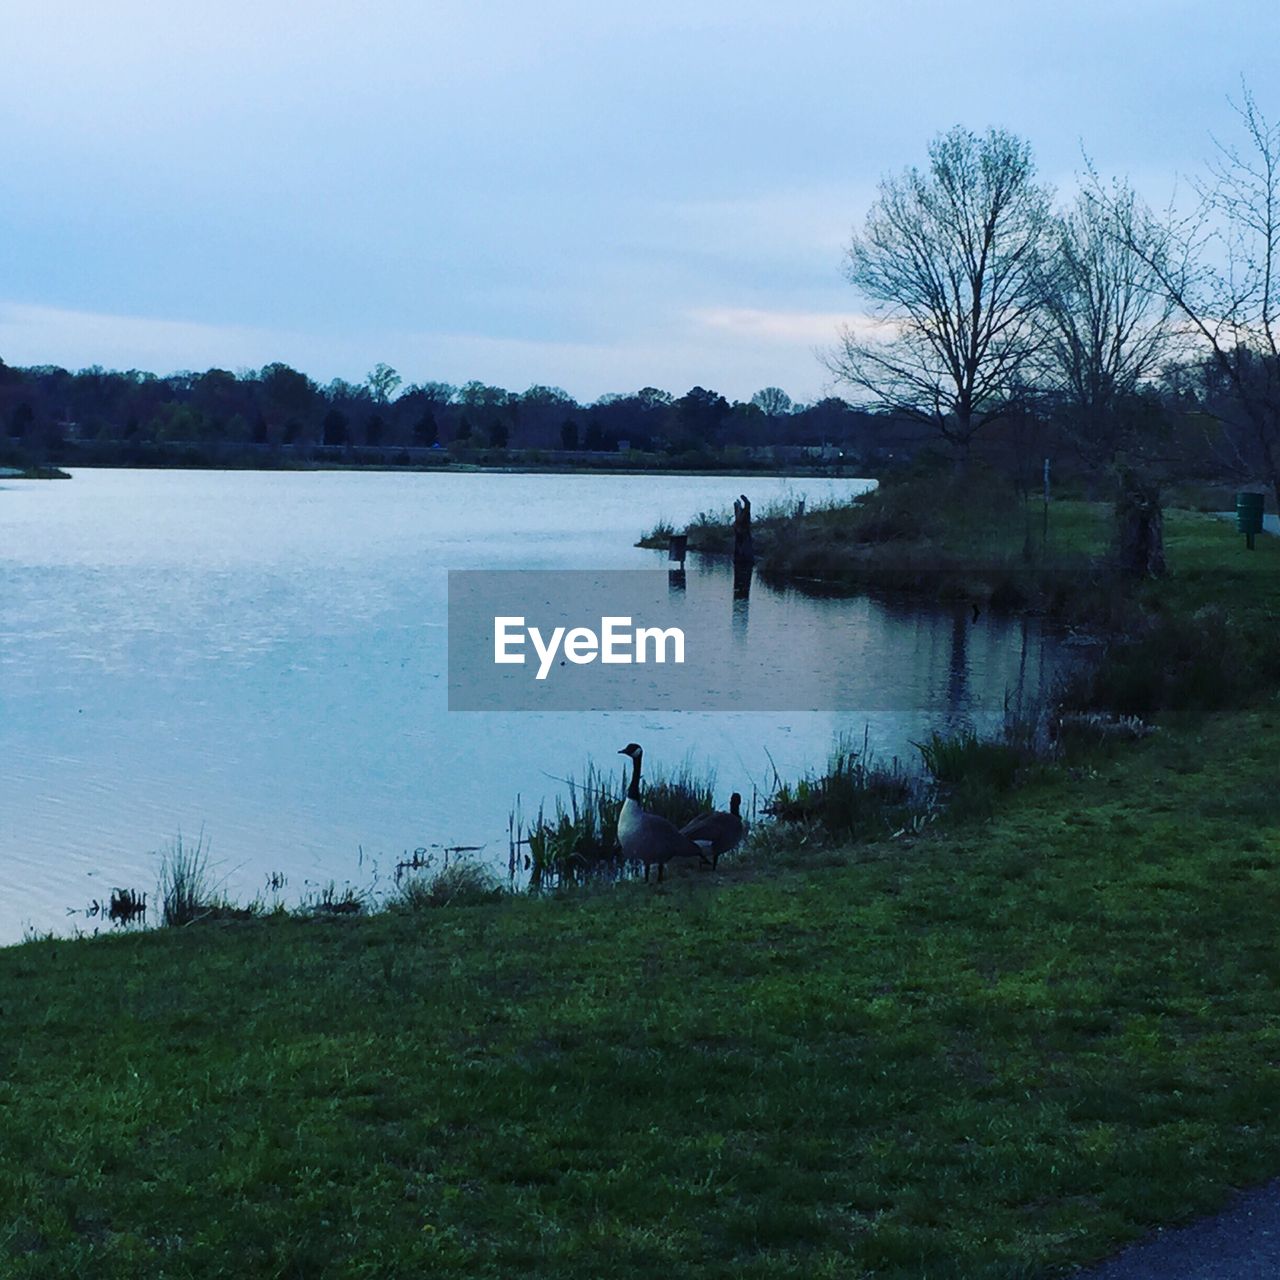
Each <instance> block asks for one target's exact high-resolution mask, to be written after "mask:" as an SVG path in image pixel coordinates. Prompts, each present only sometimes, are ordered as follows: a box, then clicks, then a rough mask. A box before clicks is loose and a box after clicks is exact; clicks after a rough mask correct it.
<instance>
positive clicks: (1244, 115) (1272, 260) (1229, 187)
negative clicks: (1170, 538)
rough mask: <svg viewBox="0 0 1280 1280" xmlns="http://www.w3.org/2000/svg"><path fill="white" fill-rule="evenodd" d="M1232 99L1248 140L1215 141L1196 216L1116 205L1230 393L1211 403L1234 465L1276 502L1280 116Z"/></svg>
mask: <svg viewBox="0 0 1280 1280" xmlns="http://www.w3.org/2000/svg"><path fill="white" fill-rule="evenodd" d="M1232 106H1233V107H1234V109H1235V111H1236V114H1237V116H1238V117H1239V121H1240V125H1241V126H1242V129H1243V134H1244V137H1243V140H1242V142H1241V143H1240V144H1239V145H1233V144H1226V143H1221V142H1217V141H1216V140H1215V147H1216V156H1215V158H1214V160H1213V161H1212V162H1211V164H1210V166H1209V176H1208V178H1207V179H1205V180H1204V181H1203V182H1201V183H1199V184H1198V185H1197V187H1196V191H1197V194H1198V195H1199V205H1198V207H1197V209H1196V210H1195V211H1194V212H1193V213H1192V214H1191V215H1190V216H1188V217H1185V218H1181V219H1179V218H1177V217H1175V216H1174V215H1173V214H1172V212H1170V213H1167V214H1165V215H1163V216H1157V215H1155V214H1153V213H1151V212H1150V211H1149V210H1147V209H1145V208H1140V207H1137V206H1133V205H1131V206H1129V207H1128V208H1127V209H1124V208H1120V209H1117V208H1116V207H1115V205H1114V203H1113V204H1112V211H1113V212H1115V213H1116V214H1117V218H1116V223H1115V225H1116V227H1117V228H1118V232H1119V235H1120V236H1121V239H1122V241H1123V243H1124V244H1125V245H1126V247H1127V248H1128V249H1129V250H1130V251H1131V252H1133V253H1134V254H1136V255H1137V256H1138V257H1139V258H1141V259H1142V261H1143V262H1144V263H1145V265H1146V266H1147V267H1148V268H1149V269H1150V271H1151V273H1152V276H1153V277H1154V279H1155V280H1156V281H1158V283H1159V286H1160V288H1161V289H1162V290H1163V292H1164V293H1165V295H1166V296H1167V298H1168V299H1169V301H1170V302H1171V303H1172V305H1173V307H1174V308H1175V310H1176V311H1177V313H1178V314H1179V315H1180V317H1181V318H1182V320H1183V321H1184V322H1185V326H1186V328H1187V329H1188V330H1189V331H1190V332H1191V334H1192V335H1194V336H1196V337H1198V338H1199V339H1200V340H1201V341H1202V342H1203V343H1205V344H1206V346H1207V348H1208V351H1209V353H1210V357H1211V360H1212V364H1213V366H1214V367H1215V368H1216V370H1217V372H1218V375H1219V378H1220V384H1221V386H1222V387H1223V388H1224V389H1225V390H1227V391H1228V392H1229V396H1225V397H1222V398H1221V399H1220V401H1219V403H1218V404H1217V405H1216V406H1215V407H1216V409H1217V410H1218V412H1219V414H1220V416H1221V419H1222V423H1223V426H1224V429H1225V430H1224V436H1223V439H1224V442H1225V443H1226V444H1227V445H1228V446H1229V447H1230V450H1231V454H1232V461H1233V462H1234V463H1235V465H1236V469H1237V470H1238V471H1239V472H1241V473H1244V474H1251V475H1254V476H1259V475H1260V476H1261V477H1262V478H1263V479H1265V480H1266V482H1267V483H1268V484H1269V485H1270V486H1271V488H1272V490H1273V492H1274V493H1275V497H1276V502H1277V504H1278V505H1280V346H1278V343H1280V123H1277V122H1275V121H1271V120H1268V119H1267V117H1266V116H1264V115H1263V113H1262V111H1261V110H1260V109H1259V107H1258V105H1257V103H1256V102H1255V100H1254V97H1253V95H1252V94H1251V93H1250V92H1249V91H1248V89H1247V88H1246V89H1245V90H1244V92H1243V96H1242V99H1241V101H1240V102H1239V103H1238V104H1237V103H1232Z"/></svg>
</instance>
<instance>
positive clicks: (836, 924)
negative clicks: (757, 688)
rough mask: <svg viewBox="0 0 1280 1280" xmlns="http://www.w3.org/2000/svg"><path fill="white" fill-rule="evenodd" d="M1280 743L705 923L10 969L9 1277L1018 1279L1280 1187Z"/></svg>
mask: <svg viewBox="0 0 1280 1280" xmlns="http://www.w3.org/2000/svg"><path fill="white" fill-rule="evenodd" d="M1278 747H1280V709H1277V708H1275V707H1274V706H1273V707H1271V708H1268V709H1266V710H1262V711H1255V712H1250V713H1238V714H1236V715H1233V716H1229V717H1222V718H1215V719H1211V720H1210V721H1208V722H1207V723H1205V724H1204V725H1202V726H1201V727H1199V728H1197V729H1195V730H1188V731H1185V732H1181V733H1173V732H1165V733H1161V734H1157V735H1154V736H1153V737H1152V738H1150V739H1149V740H1147V741H1146V742H1145V743H1143V744H1141V745H1139V746H1136V747H1133V748H1130V749H1127V750H1126V751H1125V752H1124V753H1122V754H1118V755H1115V756H1113V757H1111V758H1101V757H1100V758H1097V759H1095V760H1093V761H1092V762H1091V763H1088V764H1084V765H1081V766H1079V767H1077V768H1076V769H1075V771H1074V772H1073V773H1062V774H1059V775H1055V776H1052V777H1042V778H1041V779H1040V780H1038V781H1036V782H1034V783H1032V784H1030V785H1028V786H1027V787H1025V788H1023V789H1022V790H1020V791H1019V792H1016V793H1015V794H1014V796H1013V798H1012V799H1011V801H1010V802H1009V804H1008V806H1007V807H1006V808H1005V809H1004V810H1003V811H1002V812H1001V814H1000V815H999V816H998V817H997V818H996V819H994V820H993V821H991V822H990V823H989V824H987V825H986V826H985V827H982V828H980V829H974V830H972V831H969V832H959V833H952V834H950V835H947V836H943V837H939V838H934V839H929V840H922V841H920V842H918V843H916V844H915V845H914V846H913V847H909V848H904V847H903V845H902V842H896V843H893V844H889V845H877V846H870V847H868V848H865V849H863V850H861V851H859V852H857V853H852V852H849V853H845V854H838V853H832V852H830V851H828V853H827V854H825V855H824V856H823V858H822V859H821V861H822V862H823V864H824V865H821V866H813V865H808V864H807V863H806V860H805V858H804V856H803V853H802V852H797V853H796V855H795V856H794V857H793V858H792V859H791V860H790V862H791V865H790V866H789V867H788V866H782V867H779V866H778V865H777V864H775V865H774V866H773V868H772V869H771V870H770V872H769V873H768V874H767V875H765V874H760V873H755V874H753V872H752V870H751V868H750V867H748V866H745V865H740V866H739V868H738V870H736V871H735V872H732V873H729V874H726V875H724V876H723V877H722V883H720V884H718V885H716V886H713V885H712V884H711V883H710V880H709V878H708V877H694V878H691V879H690V880H689V881H687V882H682V883H678V884H675V885H672V886H670V887H669V889H667V890H664V891H662V892H656V893H655V892H653V891H652V890H651V889H648V888H646V887H644V886H639V885H637V886H628V887H623V888H620V889H613V890H611V891H609V892H607V893H602V894H600V895H595V896H592V895H574V896H567V897H564V898H551V899H542V900H539V899H518V900H512V901H508V902H504V903H500V904H495V905H491V906H477V907H472V908H467V909H458V910H443V911H431V912H418V913H401V914H389V915H383V916H377V917H373V918H369V919H365V920H359V919H352V920H344V919H315V920H312V921H300V920H291V919H281V920H277V921H272V920H267V921H264V922H255V923H252V924H245V925H234V924H232V925H215V926H206V927H195V928H189V929H171V930H163V931H157V932H153V933H148V934H143V935H138V936H128V937H110V938H104V939H100V940H96V941H91V942H80V943H61V942H40V943H34V944H28V945H26V946H23V947H19V948H14V949H10V950H7V951H4V952H0V1007H2V1008H3V1010H4V1019H5V1036H4V1039H3V1042H2V1044H0V1131H2V1133H3V1141H2V1142H0V1223H2V1224H3V1225H0V1257H7V1258H8V1262H7V1264H5V1267H6V1270H5V1273H6V1274H9V1275H15V1276H64V1275H73V1274H83V1275H93V1276H95V1277H96V1276H103V1277H107V1276H134V1275H139V1274H157V1275H158V1274H164V1275H172V1276H179V1275H187V1274H190V1275H212V1274H226V1275H233V1274H239V1275H260V1274H261V1275H290V1276H293V1275H321V1274H323V1275H342V1276H364V1275H407V1274H419V1273H425V1272H427V1271H429V1270H431V1269H438V1270H442V1271H450V1270H451V1271H454V1272H456V1273H458V1274H465V1275H495V1276H503V1275H512V1274H541V1275H555V1276H584V1277H587V1276H591V1277H594V1276H599V1275H602V1274H611V1275H629V1276H654V1277H658V1276H663V1277H665V1276H671V1275H678V1274H703V1275H725V1276H728V1275H731V1274H732V1275H746V1276H793V1275H794V1276H822V1275H831V1276H836V1275H839V1276H842V1277H843V1276H850V1275H858V1274H862V1273H867V1274H878V1275H898V1276H903V1277H907V1276H910V1277H920V1276H925V1275H928V1276H965V1277H970V1276H981V1275H991V1276H996V1275H1000V1276H1014V1275H1033V1274H1037V1273H1038V1269H1039V1268H1042V1267H1043V1268H1048V1267H1053V1266H1058V1265H1061V1264H1064V1263H1067V1262H1069V1261H1072V1260H1082V1259H1087V1258H1090V1257H1093V1256H1096V1255H1098V1254H1100V1253H1102V1252H1103V1251H1105V1250H1106V1249H1108V1248H1110V1247H1111V1246H1112V1245H1113V1244H1115V1243H1116V1242H1117V1241H1118V1240H1120V1239H1123V1238H1124V1237H1125V1236H1127V1235H1129V1234H1130V1233H1132V1232H1134V1231H1135V1230H1138V1229H1139V1228H1141V1227H1142V1226H1143V1225H1144V1224H1146V1223H1151V1222H1156V1221H1160V1220H1165V1219H1169V1218H1174V1217H1178V1216H1180V1215H1183V1214H1186V1213H1189V1212H1193V1211H1198V1210H1204V1209H1209V1208H1212V1207H1213V1206H1214V1205H1215V1204H1216V1203H1217V1202H1218V1201H1219V1199H1220V1198H1221V1196H1222V1194H1223V1191H1224V1189H1225V1188H1226V1187H1228V1186H1230V1185H1235V1184H1239V1183H1241V1182H1247V1181H1249V1180H1252V1179H1256V1178H1259V1177H1261V1176H1263V1175H1265V1174H1268V1173H1273V1172H1275V1171H1276V1170H1277V1169H1280V1067H1278V1066H1277V1062H1278V1061H1280V1020H1278V1019H1277V1017H1276V1013H1275V1010H1276V1008H1277V1002H1278V999H1280V990H1278V988H1280V954H1278V953H1277V951H1276V948H1275V942H1274V939H1275V918H1276V913H1277V910H1278V909H1280V795H1278V793H1277V789H1276V787H1275V785H1274V784H1275V759H1276V751H1277V748H1278Z"/></svg>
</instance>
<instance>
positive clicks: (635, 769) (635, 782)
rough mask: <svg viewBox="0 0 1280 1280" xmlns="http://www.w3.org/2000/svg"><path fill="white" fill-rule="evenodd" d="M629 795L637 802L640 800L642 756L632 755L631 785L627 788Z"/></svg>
mask: <svg viewBox="0 0 1280 1280" xmlns="http://www.w3.org/2000/svg"><path fill="white" fill-rule="evenodd" d="M627 796H628V798H629V799H631V800H634V801H635V802H636V803H637V804H639V802H640V756H639V755H638V754H637V755H634V756H632V757H631V785H630V786H629V787H628V788H627Z"/></svg>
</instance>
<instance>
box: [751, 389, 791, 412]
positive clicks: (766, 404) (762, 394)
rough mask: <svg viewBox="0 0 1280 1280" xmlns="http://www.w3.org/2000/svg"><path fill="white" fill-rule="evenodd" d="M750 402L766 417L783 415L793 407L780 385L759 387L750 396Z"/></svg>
mask: <svg viewBox="0 0 1280 1280" xmlns="http://www.w3.org/2000/svg"><path fill="white" fill-rule="evenodd" d="M751 403H752V404H753V405H755V406H756V408H757V409H759V410H760V412H761V413H763V414H764V415H765V417H767V418H781V417H784V416H785V415H786V414H788V413H790V412H791V410H792V409H793V408H794V407H795V406H794V405H793V404H792V401H791V397H790V396H789V395H787V393H786V392H785V391H783V389H782V388H781V387H761V388H760V390H759V391H757V392H756V393H755V395H753V396H752V397H751Z"/></svg>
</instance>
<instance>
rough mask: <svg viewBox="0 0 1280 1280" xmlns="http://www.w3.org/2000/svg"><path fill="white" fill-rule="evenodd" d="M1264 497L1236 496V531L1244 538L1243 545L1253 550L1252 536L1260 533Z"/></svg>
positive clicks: (1254, 494)
mask: <svg viewBox="0 0 1280 1280" xmlns="http://www.w3.org/2000/svg"><path fill="white" fill-rule="evenodd" d="M1265 502H1266V496H1265V495H1264V494H1261V493H1237V494H1236V529H1237V530H1239V532H1241V533H1243V534H1244V536H1245V545H1246V546H1248V548H1249V550H1250V551H1252V550H1253V538H1254V534H1258V533H1261V532H1262V511H1263V505H1264V503H1265Z"/></svg>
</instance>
